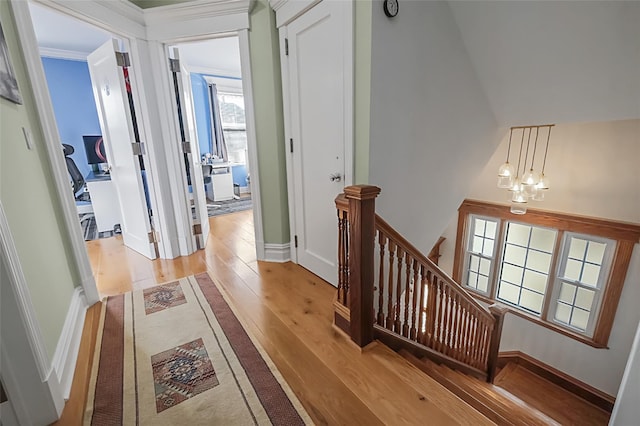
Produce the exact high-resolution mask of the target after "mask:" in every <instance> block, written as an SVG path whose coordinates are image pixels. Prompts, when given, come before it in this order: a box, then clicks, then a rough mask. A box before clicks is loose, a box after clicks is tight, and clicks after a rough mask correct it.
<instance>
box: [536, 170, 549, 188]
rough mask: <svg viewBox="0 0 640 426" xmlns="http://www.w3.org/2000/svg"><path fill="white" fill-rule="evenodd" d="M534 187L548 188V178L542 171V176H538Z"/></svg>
mask: <svg viewBox="0 0 640 426" xmlns="http://www.w3.org/2000/svg"><path fill="white" fill-rule="evenodd" d="M536 188H537V189H549V178H548V177H546V176H545V175H544V173H543V174H542V176H540V180H539V181H538V183H537V184H536Z"/></svg>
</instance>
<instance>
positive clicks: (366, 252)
mask: <svg viewBox="0 0 640 426" xmlns="http://www.w3.org/2000/svg"><path fill="white" fill-rule="evenodd" d="M379 193H380V189H379V188H378V187H375V186H369V185H357V186H350V187H346V188H345V189H344V194H340V195H339V196H338V197H337V198H336V208H337V211H338V294H337V300H336V303H335V306H336V312H335V316H334V318H335V324H336V326H338V327H339V328H341V329H342V330H343V331H345V332H346V333H347V334H349V335H350V336H351V339H352V340H353V341H354V342H355V343H356V344H358V345H359V346H361V347H364V346H366V345H367V344H369V343H371V342H372V341H373V339H374V338H377V339H379V340H381V341H382V342H383V343H385V344H387V345H389V346H390V347H392V348H393V349H396V350H400V349H405V350H409V351H412V352H413V353H415V354H416V355H420V356H429V357H431V358H432V359H434V360H436V361H437V362H440V363H444V364H446V365H448V366H449V367H451V368H454V369H459V370H462V371H464V372H466V373H468V374H473V375H475V376H478V377H481V378H484V379H486V380H487V381H490V382H491V381H493V378H494V377H495V370H496V366H497V357H498V348H499V345H500V335H501V333H502V322H503V317H504V313H505V310H504V309H501V308H500V307H498V306H491V307H490V308H486V307H484V306H483V305H481V304H480V303H479V302H478V301H476V300H475V299H474V298H473V297H472V296H471V295H470V294H469V293H468V292H466V291H465V290H464V289H463V288H462V287H461V286H460V285H459V284H457V283H456V282H455V281H453V279H452V278H451V277H449V276H448V275H447V274H446V273H445V272H444V271H442V270H441V269H440V268H439V267H438V266H437V265H436V264H435V263H434V262H433V261H431V260H429V259H428V258H427V256H425V255H423V254H422V253H421V252H420V251H419V250H417V249H416V248H415V247H414V246H413V245H412V244H411V243H409V241H407V240H406V239H405V238H404V237H402V236H401V235H400V234H399V233H398V232H397V231H396V230H395V229H393V228H392V227H391V226H390V225H389V224H388V223H387V222H385V221H384V220H383V219H382V218H381V217H379V216H378V215H376V214H375V198H376V197H377V196H378V194H379Z"/></svg>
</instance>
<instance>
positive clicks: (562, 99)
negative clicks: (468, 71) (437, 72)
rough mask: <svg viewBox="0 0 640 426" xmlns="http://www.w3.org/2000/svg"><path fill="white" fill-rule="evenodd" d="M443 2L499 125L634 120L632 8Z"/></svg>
mask: <svg viewBox="0 0 640 426" xmlns="http://www.w3.org/2000/svg"><path fill="white" fill-rule="evenodd" d="M449 4H450V7H451V10H452V12H453V15H454V19H455V21H456V23H457V25H458V27H459V30H460V33H461V35H462V39H463V42H464V44H465V46H466V48H467V51H468V54H469V56H470V58H471V61H472V64H473V66H474V68H475V70H476V73H477V76H478V78H479V80H480V82H481V84H482V86H483V89H484V91H485V93H486V96H487V97H488V99H489V103H490V104H491V107H492V108H493V110H494V113H495V115H496V118H497V120H498V122H499V124H500V125H502V126H511V125H518V124H524V125H526V124H536V123H546V122H551V123H562V122H591V121H609V120H620V119H629V118H639V117H640V2H616V1H600V2H577V1H566V2H565V1H558V2H545V1H532V2H530V1H508V2H500V1H467V2H463V1H451V2H450V3H449Z"/></svg>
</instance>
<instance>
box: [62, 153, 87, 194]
mask: <svg viewBox="0 0 640 426" xmlns="http://www.w3.org/2000/svg"><path fill="white" fill-rule="evenodd" d="M62 147H63V150H64V161H65V163H67V171H68V172H69V176H70V177H71V183H72V185H73V197H74V198H75V196H76V194H77V193H78V192H79V191H80V190H81V189H82V187H83V186H84V184H85V181H84V176H82V173H81V172H80V169H78V166H77V165H76V163H75V161H73V158H71V157H70V155H71V154H73V152H74V151H75V149H74V148H73V146H71V145H68V144H66V143H63V144H62Z"/></svg>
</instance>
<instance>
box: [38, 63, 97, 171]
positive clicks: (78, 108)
mask: <svg viewBox="0 0 640 426" xmlns="http://www.w3.org/2000/svg"><path fill="white" fill-rule="evenodd" d="M42 64H43V66H44V72H45V75H46V77H47V84H48V86H49V93H50V94H51V101H52V103H53V110H54V113H55V116H56V122H57V124H58V131H59V132H60V139H61V141H62V142H63V143H66V144H69V145H73V147H74V148H75V152H74V154H73V155H72V156H71V157H72V158H73V160H74V161H75V163H76V165H77V166H78V168H79V169H80V172H82V174H83V176H86V175H87V174H88V173H89V171H90V170H91V166H90V165H88V164H87V157H86V154H85V151H84V142H83V141H82V136H83V135H100V134H101V133H102V131H101V130H100V122H99V121H98V111H97V109H96V103H95V101H94V99H93V89H92V87H91V78H90V76H89V67H88V65H87V63H86V62H82V61H71V60H66V59H53V58H42Z"/></svg>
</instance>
